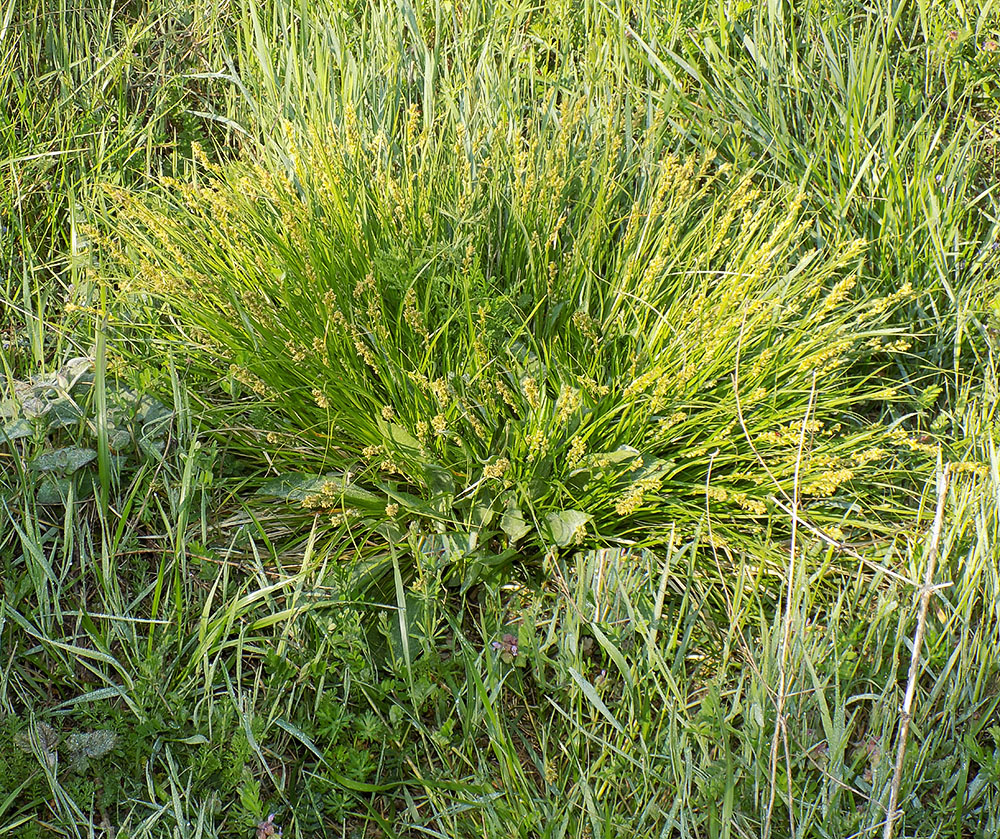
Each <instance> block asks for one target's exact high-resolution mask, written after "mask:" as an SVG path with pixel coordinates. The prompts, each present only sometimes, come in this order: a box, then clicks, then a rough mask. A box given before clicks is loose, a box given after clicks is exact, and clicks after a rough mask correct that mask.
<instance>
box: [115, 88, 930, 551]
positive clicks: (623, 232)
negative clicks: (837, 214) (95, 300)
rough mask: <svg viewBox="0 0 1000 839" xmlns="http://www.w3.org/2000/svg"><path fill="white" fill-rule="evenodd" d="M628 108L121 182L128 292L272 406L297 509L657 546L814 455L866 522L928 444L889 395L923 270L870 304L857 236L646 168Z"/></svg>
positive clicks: (806, 485) (231, 381)
mask: <svg viewBox="0 0 1000 839" xmlns="http://www.w3.org/2000/svg"><path fill="white" fill-rule="evenodd" d="M413 115H414V117H416V111H413ZM415 121H416V120H415V119H414V122H415ZM623 128H624V126H623V125H622V124H620V123H619V122H618V121H616V120H611V121H608V122H604V121H602V119H601V117H600V116H599V115H597V114H593V113H588V106H587V105H586V104H585V103H584V102H583V101H582V100H581V101H579V102H576V103H572V104H567V105H566V106H565V107H564V108H562V109H560V110H559V111H558V112H557V113H556V114H554V115H553V118H552V120H551V122H550V127H548V128H539V129H536V130H534V131H533V132H532V133H530V134H520V135H515V136H514V137H513V138H507V137H504V136H503V135H500V134H499V133H497V134H495V135H492V136H483V137H477V138H466V137H465V136H464V123H461V122H460V123H458V124H457V125H456V126H454V127H450V126H448V125H447V124H443V125H441V126H440V127H436V128H435V129H434V130H433V132H432V133H430V134H428V135H426V136H423V137H417V136H415V135H413V134H412V133H411V132H412V131H414V130H415V129H414V128H413V126H412V125H411V126H410V127H409V128H407V129H406V135H405V142H402V143H400V144H399V146H398V147H397V146H394V145H389V144H387V143H386V141H385V139H384V137H383V138H381V139H380V138H379V137H378V136H373V135H366V136H361V135H359V134H358V133H357V131H358V129H357V128H352V126H351V125H350V124H348V125H347V126H346V127H345V128H344V130H343V131H339V132H336V131H335V132H334V133H332V134H328V135H322V136H320V135H316V136H313V137H311V138H310V139H309V140H307V141H306V142H304V143H303V144H302V145H296V146H292V147H291V148H289V156H290V158H292V159H294V160H295V161H296V166H295V169H294V170H293V171H289V172H288V173H287V174H286V175H285V176H273V175H270V174H269V173H267V172H266V171H263V170H260V169H247V168H245V167H233V168H227V169H221V168H217V167H210V168H209V170H208V171H205V172H203V173H202V175H201V177H200V182H199V184H198V185H197V186H186V187H184V188H182V189H178V190H177V191H176V192H174V193H173V194H171V193H166V194H164V195H163V196H161V198H160V200H158V201H157V202H156V203H154V204H149V203H138V202H136V201H135V200H134V199H129V198H127V197H126V198H124V199H123V203H122V205H121V207H120V208H119V210H118V213H117V216H116V218H117V219H118V222H117V223H118V226H119V230H120V231H122V232H123V233H124V235H125V239H126V241H127V245H126V247H127V248H128V250H129V259H130V260H133V261H134V263H135V264H136V265H137V268H138V271H137V273H136V274H135V275H134V277H127V278H126V279H125V281H123V284H122V290H123V291H124V292H125V293H126V294H127V295H128V297H127V298H126V299H128V300H130V301H131V303H130V304H129V305H130V306H132V307H134V308H135V310H136V311H137V312H141V313H142V314H141V315H138V317H139V318H140V319H142V318H146V319H147V322H151V323H154V324H157V323H158V324H162V325H161V326H155V325H154V326H152V327H150V328H148V329H145V330H140V331H139V332H138V333H137V334H138V336H139V339H138V340H139V341H140V344H139V345H140V346H141V347H142V346H144V347H149V346H153V347H157V348H158V347H161V346H162V347H165V346H167V345H168V343H167V342H168V341H171V342H176V339H175V338H171V337H170V336H171V335H178V336H179V337H180V343H179V344H176V346H177V351H183V352H184V353H185V355H186V356H187V357H188V359H189V362H188V363H189V364H191V365H192V366H193V367H194V368H196V369H198V370H199V371H200V373H199V375H200V376H202V377H204V379H205V380H208V381H211V383H212V385H213V390H212V393H213V394H214V395H213V396H212V397H211V398H212V401H213V403H214V405H215V406H216V409H217V410H220V411H222V412H227V413H228V412H229V411H231V410H233V408H232V407H229V406H233V405H235V404H236V403H234V402H233V401H232V397H236V398H240V399H242V400H249V401H250V402H251V403H254V405H253V407H249V408H246V409H243V408H241V409H240V410H248V411H249V412H250V414H249V415H250V417H252V419H251V422H250V425H251V426H252V430H251V429H250V428H248V429H247V431H246V432H245V433H243V434H237V435H235V436H236V437H237V438H239V440H240V441H239V443H237V444H236V445H237V446H238V447H239V449H240V450H241V451H244V452H251V451H265V452H266V453H267V459H268V462H269V463H270V465H271V468H272V469H273V470H274V471H275V472H276V473H278V474H279V475H280V476H281V477H285V473H287V472H292V473H306V476H307V477H310V478H315V476H325V477H324V479H323V480H314V482H313V483H312V484H310V485H309V486H310V487H311V488H312V491H311V492H305V491H304V490H303V492H302V494H301V495H300V496H299V497H300V498H301V500H302V502H303V503H304V505H305V506H309V507H311V508H313V509H315V510H319V511H322V512H323V513H324V514H329V515H333V516H335V517H337V518H338V519H340V518H341V517H343V516H344V515H345V513H346V514H347V515H354V516H355V517H357V518H361V519H363V520H365V521H366V524H368V525H370V526H374V527H380V528H382V532H383V534H389V533H397V532H402V531H403V530H405V528H407V527H409V526H411V525H412V526H415V527H420V528H422V529H426V530H429V531H431V532H439V533H448V534H453V535H456V536H459V537H461V538H462V539H463V542H462V544H464V545H467V546H468V550H469V551H473V550H476V549H477V545H483V546H484V547H483V549H481V550H480V553H481V555H482V561H487V562H489V561H490V560H491V558H492V555H495V554H497V553H500V551H502V550H503V549H505V548H507V547H508V546H513V545H514V544H515V543H516V544H517V545H518V549H519V550H520V552H521V553H522V554H524V555H527V556H531V555H536V556H540V555H541V554H543V553H544V552H545V551H546V550H547V549H548V548H551V547H555V546H558V547H568V546H572V545H581V544H591V545H606V544H609V543H616V542H620V541H621V540H632V541H634V540H638V541H641V542H642V543H643V544H647V545H650V546H652V545H655V544H662V541H663V540H664V539H665V538H666V536H667V534H668V533H669V530H670V525H667V524H665V523H667V522H688V523H693V522H695V521H697V520H698V519H700V518H701V517H702V515H703V511H704V509H705V505H706V503H708V504H709V507H710V510H711V512H712V514H713V515H714V516H717V517H718V521H719V524H718V525H717V527H716V530H715V533H716V535H717V536H718V537H719V538H720V539H721V540H724V539H725V538H727V537H736V535H737V534H742V536H752V535H754V534H757V535H761V534H763V533H764V532H765V530H766V529H767V527H768V522H769V506H768V497H769V496H770V495H772V494H774V493H785V494H790V493H791V491H792V479H793V475H794V472H795V466H796V463H797V461H800V464H799V465H800V467H801V474H800V478H801V489H802V493H803V497H804V498H805V499H806V500H807V503H808V504H809V506H810V512H811V514H812V515H814V516H815V517H816V518H817V520H821V521H822V522H823V523H824V524H826V525H834V526H839V527H850V526H853V525H854V524H856V523H857V519H856V517H854V516H852V515H851V514H850V513H847V514H846V515H845V513H844V510H845V509H850V504H851V501H852V500H854V499H856V498H857V497H858V491H859V490H860V491H861V492H862V493H865V492H866V491H867V490H866V489H863V488H866V487H869V486H872V485H873V484H879V483H883V482H884V483H885V484H890V483H897V484H898V483H899V478H900V476H901V475H902V474H903V470H904V469H906V468H911V467H912V466H914V465H916V464H918V463H919V462H920V457H919V452H916V453H915V450H919V449H920V448H921V445H920V444H916V443H914V441H912V440H910V438H909V437H908V436H907V435H906V434H905V432H903V431H902V430H899V429H897V430H896V431H895V432H890V430H889V428H888V426H887V425H886V424H881V423H880V419H881V417H880V416H879V415H878V413H876V414H875V415H874V416H873V415H872V408H873V406H876V405H880V404H887V403H891V402H892V400H893V399H894V398H895V394H894V391H893V389H892V388H891V387H887V386H886V384H887V379H886V374H887V373H888V372H889V371H890V369H891V368H890V365H891V363H892V359H893V358H894V357H895V356H896V355H897V354H899V353H901V352H905V350H906V348H907V346H908V340H907V336H906V335H905V334H903V333H902V332H901V331H899V330H897V329H893V328H892V327H889V326H887V325H886V314H887V312H889V311H891V310H892V309H893V308H894V307H898V306H899V305H901V304H902V303H904V302H905V301H907V300H908V299H909V296H910V294H911V293H912V291H911V290H910V289H909V288H908V287H904V288H901V289H899V290H897V291H896V292H895V293H894V294H892V295H889V296H887V297H883V298H878V299H874V300H872V299H860V300H859V299H857V298H855V296H854V295H853V293H852V290H853V288H854V287H855V285H856V283H857V282H858V278H859V276H860V275H862V274H863V272H864V270H865V262H864V260H863V258H862V253H863V250H864V243H863V242H858V241H844V242H839V243H835V244H834V243H824V242H821V241H817V238H816V234H815V223H816V220H815V218H814V217H812V216H810V215H809V214H807V213H805V212H803V211H802V208H801V203H802V201H801V196H799V195H798V194H797V193H795V192H794V191H792V190H778V191H772V192H770V193H767V192H764V191H762V190H761V189H759V188H757V187H755V186H754V185H753V181H752V179H751V178H750V177H743V176H739V175H736V174H734V173H733V172H732V171H731V170H729V169H728V168H727V167H721V168H720V167H718V166H715V165H714V164H713V163H712V161H711V160H710V159H709V158H701V159H698V158H694V157H691V158H687V159H686V160H684V159H681V158H678V157H676V156H675V155H670V154H668V155H665V156H662V157H661V158H660V159H655V160H654V159H651V155H650V154H649V151H650V149H651V148H656V147H659V146H661V145H662V144H663V142H664V140H663V139H661V138H660V135H659V133H658V132H659V131H660V130H661V129H659V128H658V127H657V124H653V125H650V126H648V127H647V130H648V135H647V136H648V139H647V141H646V142H647V145H645V146H637V147H636V149H635V151H634V152H632V153H629V152H626V151H625V150H624V149H623V147H622V144H621V143H620V142H617V141H616V138H617V137H618V136H619V135H620V133H621V131H622V130H623ZM341 150H343V151H341ZM175 329H176V330H177V331H176V332H175V331H174V330H175ZM133 346H134V344H133ZM182 348H183V349H182ZM127 359H128V356H127V355H126V356H125V357H124V359H123V361H122V362H119V363H120V364H122V366H123V367H124V366H127V365H128V364H130V363H131V361H129V360H127ZM220 367H221V368H222V369H223V370H228V375H224V376H219V375H218V374H216V373H213V372H212V371H217V370H219V369H220ZM736 375H738V376H739V380H738V382H737V381H736V380H735V376H736ZM834 383H835V384H834ZM737 384H738V386H739V392H737V389H736V385H737ZM227 394H228V395H227ZM876 410H879V409H876ZM807 414H808V417H807V423H808V432H809V443H808V448H807V451H805V452H802V453H801V454H802V456H801V457H800V452H799V437H798V434H797V431H796V429H797V428H798V425H799V423H800V422H801V421H802V420H803V417H805V416H806V415H807ZM741 417H742V423H741ZM230 439H232V436H231V438H230ZM923 447H924V448H929V447H928V446H926V444H923ZM290 479H291V478H290V477H289V478H286V480H290ZM300 488H301V487H300ZM864 502H865V504H866V505H867V506H869V507H871V508H876V509H883V510H885V511H888V510H891V509H893V508H894V507H897V508H898V504H899V499H898V498H893V497H891V495H890V494H889V493H883V492H877V493H874V494H866V495H864ZM496 536H499V537H500V540H501V541H500V542H499V543H494V546H493V547H492V548H490V547H487V545H488V544H489V542H490V540H491V539H493V538H494V537H496Z"/></svg>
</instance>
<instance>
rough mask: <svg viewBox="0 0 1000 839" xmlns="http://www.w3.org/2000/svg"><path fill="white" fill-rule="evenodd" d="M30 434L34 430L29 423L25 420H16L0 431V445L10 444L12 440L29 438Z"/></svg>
mask: <svg viewBox="0 0 1000 839" xmlns="http://www.w3.org/2000/svg"><path fill="white" fill-rule="evenodd" d="M32 433H34V429H33V428H32V427H31V423H30V422H28V421H27V420H26V419H16V420H14V421H13V422H8V423H7V424H6V425H5V426H4V427H3V429H2V430H0V443H10V442H12V441H14V440H20V439H21V438H22V437H30V436H31V435H32Z"/></svg>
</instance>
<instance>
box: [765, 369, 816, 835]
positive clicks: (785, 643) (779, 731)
mask: <svg viewBox="0 0 1000 839" xmlns="http://www.w3.org/2000/svg"><path fill="white" fill-rule="evenodd" d="M815 403H816V373H815V371H814V372H813V376H812V386H811V388H810V390H809V404H808V405H806V414H805V416H804V417H803V418H802V429H801V431H800V432H799V448H798V452H796V455H795V475H794V481H793V489H792V509H793V510H798V508H799V475H800V473H801V469H802V452H803V450H804V449H805V445H806V432H807V430H808V427H809V415H810V414H811V413H812V409H813V406H814V405H815ZM798 523H799V520H798V516H792V543H791V547H790V548H789V552H788V585H787V587H786V590H785V616H784V620H783V623H784V626H783V628H782V635H781V657H780V659H779V662H778V693H777V697H776V698H775V711H776V719H775V721H774V736H773V737H772V738H771V789H770V792H769V794H768V800H767V816H766V817H765V820H764V836H765V839H766V837H769V836H770V835H771V816H772V814H773V812H774V795H775V790H776V789H777V774H778V744H779V742H781V743H783V744H784V751H785V773H786V775H787V779H788V821H789V826H790V828H791V834H790V835H792V836H794V835H795V811H794V809H793V807H792V761H791V755H790V753H789V748H788V728H787V726H786V725H785V700H786V698H787V697H788V672H787V668H788V647H789V644H790V643H791V635H792V603H793V598H794V596H795V548H796V544H797V536H798Z"/></svg>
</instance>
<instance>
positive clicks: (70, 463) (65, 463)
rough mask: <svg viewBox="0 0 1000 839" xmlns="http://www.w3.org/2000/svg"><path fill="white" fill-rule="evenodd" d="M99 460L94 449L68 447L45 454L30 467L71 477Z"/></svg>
mask: <svg viewBox="0 0 1000 839" xmlns="http://www.w3.org/2000/svg"><path fill="white" fill-rule="evenodd" d="M96 458H97V452H95V451H94V450H93V449H84V448H80V447H78V446H67V447H66V448H63V449H56V450H54V451H51V452H43V453H42V454H40V455H38V457H36V458H35V459H34V460H32V461H31V463H29V464H28V465H29V466H30V467H31V468H32V469H34V470H36V471H38V472H60V473H62V474H63V475H69V474H71V473H73V472H75V471H76V470H77V469H81V468H82V467H84V466H86V465H87V464H88V463H90V462H91V461H92V460H95V459H96Z"/></svg>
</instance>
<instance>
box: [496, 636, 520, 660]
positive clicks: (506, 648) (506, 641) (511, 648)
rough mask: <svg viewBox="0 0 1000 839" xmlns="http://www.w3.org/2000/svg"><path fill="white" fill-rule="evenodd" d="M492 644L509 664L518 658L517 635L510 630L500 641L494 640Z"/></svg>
mask: <svg viewBox="0 0 1000 839" xmlns="http://www.w3.org/2000/svg"><path fill="white" fill-rule="evenodd" d="M490 646H491V647H492V648H493V649H494V650H496V651H497V652H498V653H500V658H501V659H503V660H504V661H505V662H506V663H508V664H510V662H512V661H513V660H514V659H515V658H517V637H516V636H514V635H511V634H510V633H509V632H508V633H506V634H505V635H504V636H503V638H501V639H500V640H499V641H493V642H492V643H491V644H490Z"/></svg>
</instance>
